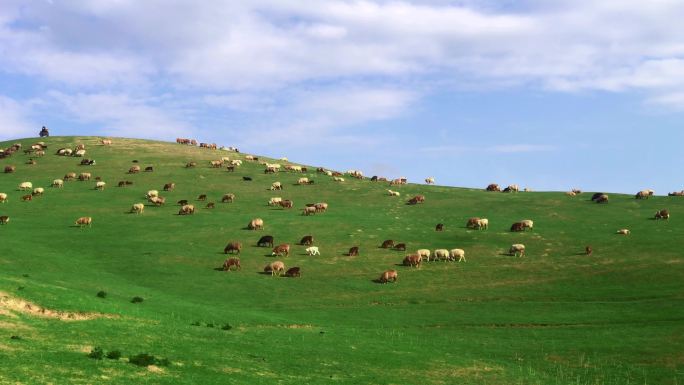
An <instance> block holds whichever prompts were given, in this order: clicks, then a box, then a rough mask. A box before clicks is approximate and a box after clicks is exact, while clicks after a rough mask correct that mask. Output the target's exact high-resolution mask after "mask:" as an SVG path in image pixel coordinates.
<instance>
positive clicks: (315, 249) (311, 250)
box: [306, 246, 321, 255]
mask: <svg viewBox="0 0 684 385" xmlns="http://www.w3.org/2000/svg"><path fill="white" fill-rule="evenodd" d="M306 253H307V254H308V255H321V253H320V251H318V246H309V247H307V248H306Z"/></svg>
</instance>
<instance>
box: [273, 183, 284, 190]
mask: <svg viewBox="0 0 684 385" xmlns="http://www.w3.org/2000/svg"><path fill="white" fill-rule="evenodd" d="M282 189H283V185H282V184H281V183H280V182H273V183H271V190H282Z"/></svg>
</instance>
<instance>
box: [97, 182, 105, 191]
mask: <svg viewBox="0 0 684 385" xmlns="http://www.w3.org/2000/svg"><path fill="white" fill-rule="evenodd" d="M106 185H107V183H105V182H102V181H98V182H97V183H95V190H104V188H105V186H106Z"/></svg>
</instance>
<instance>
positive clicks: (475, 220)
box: [466, 217, 480, 228]
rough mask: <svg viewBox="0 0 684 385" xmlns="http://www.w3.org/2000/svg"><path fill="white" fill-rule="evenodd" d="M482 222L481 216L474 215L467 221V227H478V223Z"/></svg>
mask: <svg viewBox="0 0 684 385" xmlns="http://www.w3.org/2000/svg"><path fill="white" fill-rule="evenodd" d="M479 222H480V218H479V217H472V218H470V219H468V222H467V223H466V227H467V228H476V227H478V223H479Z"/></svg>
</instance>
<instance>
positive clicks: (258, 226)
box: [247, 218, 264, 230]
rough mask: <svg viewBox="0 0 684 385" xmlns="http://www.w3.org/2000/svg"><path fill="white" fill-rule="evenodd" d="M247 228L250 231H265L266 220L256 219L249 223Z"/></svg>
mask: <svg viewBox="0 0 684 385" xmlns="http://www.w3.org/2000/svg"><path fill="white" fill-rule="evenodd" d="M247 228H248V229H249V230H263V229H264V220H263V219H261V218H254V219H252V220H251V221H250V222H249V224H248V225H247Z"/></svg>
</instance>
